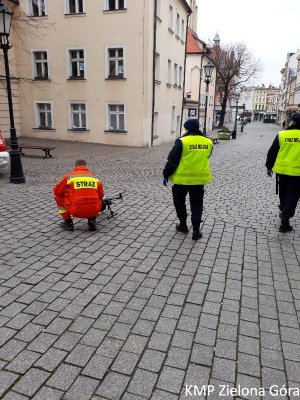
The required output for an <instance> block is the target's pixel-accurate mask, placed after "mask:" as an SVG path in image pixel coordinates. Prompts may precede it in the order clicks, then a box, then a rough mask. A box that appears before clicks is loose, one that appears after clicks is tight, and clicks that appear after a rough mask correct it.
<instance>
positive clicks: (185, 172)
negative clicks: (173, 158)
mask: <svg viewBox="0 0 300 400" xmlns="http://www.w3.org/2000/svg"><path fill="white" fill-rule="evenodd" d="M180 140H181V141H182V154H181V159H180V163H179V165H178V167H177V168H176V170H175V172H174V174H173V175H171V176H170V180H171V182H172V183H175V184H178V185H206V184H208V183H211V181H212V176H211V171H210V165H209V156H210V154H211V151H212V147H213V144H212V141H211V140H210V139H208V138H206V137H204V136H201V135H189V136H184V137H182V138H180Z"/></svg>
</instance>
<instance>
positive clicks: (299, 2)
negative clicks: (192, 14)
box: [197, 0, 300, 86]
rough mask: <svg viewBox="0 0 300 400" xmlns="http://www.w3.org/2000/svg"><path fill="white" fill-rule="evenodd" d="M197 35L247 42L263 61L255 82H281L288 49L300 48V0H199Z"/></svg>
mask: <svg viewBox="0 0 300 400" xmlns="http://www.w3.org/2000/svg"><path fill="white" fill-rule="evenodd" d="M197 1H198V7H199V8H198V10H199V12H198V32H197V33H198V36H199V37H200V39H202V40H204V41H205V42H208V39H210V40H212V39H213V37H214V35H215V33H216V32H218V33H219V36H220V39H221V45H222V43H223V44H230V43H237V42H244V43H246V45H247V47H248V49H249V50H250V51H251V52H252V54H253V56H254V57H255V58H256V59H260V61H261V63H262V64H263V72H262V74H261V77H260V78H258V79H257V82H256V84H262V83H265V84H266V85H269V84H273V85H276V86H278V85H279V84H280V79H281V78H280V77H281V74H280V70H281V69H282V68H283V67H284V64H285V61H286V55H287V53H288V52H295V51H296V50H297V48H298V49H300V34H299V23H300V0H248V1H239V0H227V1H224V0H210V1H208V0H197Z"/></svg>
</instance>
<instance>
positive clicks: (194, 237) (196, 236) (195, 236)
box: [192, 229, 202, 240]
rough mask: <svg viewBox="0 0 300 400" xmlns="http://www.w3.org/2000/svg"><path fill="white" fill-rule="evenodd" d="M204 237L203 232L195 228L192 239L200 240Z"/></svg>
mask: <svg viewBox="0 0 300 400" xmlns="http://www.w3.org/2000/svg"><path fill="white" fill-rule="evenodd" d="M201 238H202V233H201V232H200V231H199V229H194V230H193V236H192V239H193V240H199V239H201Z"/></svg>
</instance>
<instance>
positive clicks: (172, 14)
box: [169, 4, 174, 31]
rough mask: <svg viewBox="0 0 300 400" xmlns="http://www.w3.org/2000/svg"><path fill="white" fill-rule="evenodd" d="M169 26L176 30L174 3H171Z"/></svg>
mask: <svg viewBox="0 0 300 400" xmlns="http://www.w3.org/2000/svg"><path fill="white" fill-rule="evenodd" d="M169 28H170V29H171V30H172V31H173V30H174V8H173V6H172V4H170V5H169Z"/></svg>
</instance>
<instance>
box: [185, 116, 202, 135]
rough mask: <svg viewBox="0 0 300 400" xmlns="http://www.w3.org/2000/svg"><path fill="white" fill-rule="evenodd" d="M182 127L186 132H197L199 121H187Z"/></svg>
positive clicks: (193, 119)
mask: <svg viewBox="0 0 300 400" xmlns="http://www.w3.org/2000/svg"><path fill="white" fill-rule="evenodd" d="M183 126H184V127H185V129H186V130H187V131H188V132H194V133H198V132H199V121H198V120H197V119H196V118H191V119H188V120H187V121H185V123H184V124H183Z"/></svg>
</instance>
